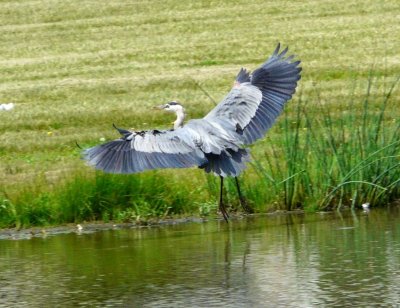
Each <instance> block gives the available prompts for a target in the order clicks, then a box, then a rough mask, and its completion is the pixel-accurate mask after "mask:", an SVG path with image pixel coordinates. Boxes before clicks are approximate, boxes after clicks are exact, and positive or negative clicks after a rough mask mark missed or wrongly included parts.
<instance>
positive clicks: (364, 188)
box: [253, 74, 400, 210]
mask: <svg viewBox="0 0 400 308" xmlns="http://www.w3.org/2000/svg"><path fill="white" fill-rule="evenodd" d="M398 81H399V79H397V80H395V81H393V82H392V83H391V85H390V87H389V89H384V92H383V93H381V94H380V95H372V94H371V93H372V92H371V89H374V90H377V89H376V88H377V87H378V86H379V83H378V82H377V81H376V80H374V78H373V76H372V74H371V75H370V77H369V79H368V84H367V90H366V93H365V97H364V98H363V100H362V101H361V102H356V101H355V98H354V97H350V98H349V101H348V102H347V103H345V104H343V106H340V108H339V106H338V108H335V107H334V106H331V105H329V103H324V102H323V101H322V99H321V97H320V94H319V93H318V91H317V90H316V91H315V96H314V97H313V98H312V99H313V100H315V102H313V101H310V98H309V99H308V102H307V103H306V102H304V101H303V100H302V98H301V96H300V98H299V99H298V100H297V103H296V102H294V103H295V104H294V105H295V109H296V110H295V116H294V117H290V116H289V113H285V119H284V121H282V125H281V127H280V130H281V131H282V133H281V134H280V135H279V136H278V138H279V139H276V138H277V137H276V136H275V137H272V138H271V143H270V144H271V146H270V150H268V151H267V152H266V155H265V159H266V161H267V166H268V167H267V168H265V167H263V166H262V164H261V163H260V162H259V160H260V159H264V157H261V158H260V157H259V158H258V159H257V160H256V161H255V162H254V163H253V166H254V167H255V168H254V170H255V171H256V173H257V174H258V176H259V179H260V181H259V183H258V184H257V188H256V191H257V193H258V194H259V195H263V194H262V193H261V194H260V193H259V192H260V191H261V190H262V189H268V191H269V194H270V195H275V196H281V198H280V200H278V202H276V203H277V206H276V208H280V209H286V210H293V209H295V208H304V209H306V210H320V209H333V208H337V209H340V208H341V207H342V206H351V207H353V208H354V207H356V206H360V205H361V204H362V203H366V202H368V203H370V204H371V205H373V206H378V205H384V204H387V203H389V202H390V201H392V200H394V199H395V198H398V197H399V192H400V180H399V179H400V168H399V167H400V151H399V149H400V122H399V121H398V119H397V118H396V114H398V112H396V111H397V110H396V108H398V106H399V104H398V102H391V101H390V98H391V96H392V94H393V91H394V89H395V87H396V85H397V84H398ZM374 87H375V88H374ZM375 92H376V91H375ZM310 105H312V106H313V107H312V108H311V107H310ZM389 107H390V108H389ZM341 109H342V111H341ZM392 114H393V115H395V116H394V117H393V116H392ZM282 139H283V141H282ZM264 195H265V193H264ZM265 201H266V202H268V201H271V198H268V197H267V198H266V200H265Z"/></svg>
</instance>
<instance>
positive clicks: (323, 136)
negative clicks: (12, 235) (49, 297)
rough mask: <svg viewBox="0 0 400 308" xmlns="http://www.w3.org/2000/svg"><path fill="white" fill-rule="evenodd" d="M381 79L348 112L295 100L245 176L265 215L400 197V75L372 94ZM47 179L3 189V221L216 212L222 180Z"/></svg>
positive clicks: (171, 174)
mask: <svg viewBox="0 0 400 308" xmlns="http://www.w3.org/2000/svg"><path fill="white" fill-rule="evenodd" d="M378 81H379V80H378ZM378 81H376V80H375V77H373V76H372V75H371V76H370V79H369V82H368V84H367V87H366V92H365V97H364V98H363V100H362V102H357V101H354V100H352V96H351V94H350V95H349V101H348V102H346V103H345V104H343V105H342V108H343V110H342V111H338V110H336V111H334V112H333V111H332V110H330V109H329V108H327V105H326V104H325V103H324V102H323V97H321V96H320V94H319V89H318V88H316V89H315V96H314V97H313V98H314V99H315V100H316V101H311V102H310V101H307V102H305V101H303V100H302V96H301V94H300V95H299V97H298V98H297V99H295V100H294V102H292V104H293V108H294V109H295V110H294V112H293V113H289V112H286V113H285V114H284V115H283V117H282V118H281V119H280V121H279V123H278V124H277V128H276V129H275V130H276V132H275V134H271V135H269V137H268V138H267V142H268V144H269V146H268V147H267V148H266V150H264V151H257V150H256V151H254V152H255V153H254V155H253V157H254V161H253V162H252V163H251V165H250V167H249V170H248V171H247V172H246V173H245V175H244V176H243V177H242V178H241V180H242V182H243V184H244V185H243V188H244V190H243V192H244V195H245V196H246V198H247V200H248V201H249V203H250V204H251V205H252V206H253V207H254V208H255V209H256V211H257V212H266V211H271V210H294V209H304V210H306V211H315V210H325V209H340V208H342V207H344V206H346V207H352V208H356V207H360V206H361V204H362V203H365V202H369V203H370V204H371V206H382V205H388V204H389V203H390V202H391V201H393V200H395V199H396V198H399V196H400V168H399V166H400V122H399V121H398V118H397V117H396V116H394V115H395V112H396V109H397V107H398V105H397V104H395V103H394V102H393V101H392V100H391V96H392V94H393V91H394V89H395V88H396V85H397V81H398V80H396V81H393V82H392V84H391V85H390V86H389V87H388V88H385V87H384V88H381V89H380V95H377V94H375V95H372V94H371V90H372V89H374V88H375V87H378V86H379V82H378ZM309 104H312V105H313V108H312V109H311V110H310V108H309ZM188 173H189V174H188ZM193 177H196V179H193ZM227 183H228V184H227V185H226V194H225V199H226V200H227V202H228V203H229V204H230V207H231V210H232V211H235V210H237V209H239V204H238V198H237V195H236V191H235V185H234V183H233V181H232V182H230V181H227ZM47 184H48V183H46V180H45V179H43V178H42V179H40V178H37V179H36V181H35V184H33V185H26V186H25V187H24V189H23V190H22V191H19V192H18V193H15V194H14V195H8V194H7V192H6V191H3V196H2V198H1V199H0V226H3V227H9V226H16V227H22V226H31V225H46V224H61V223H66V222H80V221H93V220H102V221H105V222H108V221H111V220H112V221H118V222H127V221H137V222H146V221H148V220H149V219H154V218H165V217H169V216H175V217H176V216H180V215H195V216H199V215H200V216H209V215H215V213H216V205H217V195H218V187H219V180H218V178H216V177H213V176H211V175H205V174H203V171H202V170H189V171H186V170H164V171H152V172H146V173H143V174H137V175H110V174H104V173H102V172H89V173H87V172H82V171H75V172H74V173H73V174H72V175H71V174H65V175H64V180H63V181H62V183H59V184H58V185H57V186H56V187H54V188H51V189H49V188H48V185H47Z"/></svg>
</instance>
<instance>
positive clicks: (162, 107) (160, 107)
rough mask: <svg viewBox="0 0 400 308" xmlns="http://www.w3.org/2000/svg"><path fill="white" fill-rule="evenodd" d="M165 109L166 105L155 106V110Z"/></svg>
mask: <svg viewBox="0 0 400 308" xmlns="http://www.w3.org/2000/svg"><path fill="white" fill-rule="evenodd" d="M164 108H165V105H160V106H154V107H153V109H155V110H162V109H164Z"/></svg>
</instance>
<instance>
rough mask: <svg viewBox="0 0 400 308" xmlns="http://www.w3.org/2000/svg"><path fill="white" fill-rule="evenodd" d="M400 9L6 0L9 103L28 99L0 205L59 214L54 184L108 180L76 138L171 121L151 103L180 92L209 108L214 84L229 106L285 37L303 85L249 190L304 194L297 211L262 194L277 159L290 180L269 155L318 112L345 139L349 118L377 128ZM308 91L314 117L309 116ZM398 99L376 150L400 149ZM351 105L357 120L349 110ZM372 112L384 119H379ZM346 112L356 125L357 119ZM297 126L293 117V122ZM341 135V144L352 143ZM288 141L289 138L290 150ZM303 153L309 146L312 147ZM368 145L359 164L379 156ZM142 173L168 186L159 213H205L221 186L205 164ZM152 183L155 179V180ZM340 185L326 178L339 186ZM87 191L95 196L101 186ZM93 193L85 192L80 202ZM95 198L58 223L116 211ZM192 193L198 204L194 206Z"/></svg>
mask: <svg viewBox="0 0 400 308" xmlns="http://www.w3.org/2000/svg"><path fill="white" fill-rule="evenodd" d="M399 11H400V3H399V2H398V1H395V0H391V1H372V0H367V1H362V2H360V1H356V0H350V1H342V0H340V1H176V0H171V1H135V2H128V1H57V0H53V1H44V0H38V1H1V2H0V37H1V44H0V103H8V102H14V103H15V105H16V107H15V109H14V110H12V111H10V112H2V111H0V205H1V204H2V207H3V209H5V210H4V211H6V212H7V213H11V212H13V213H14V212H15V211H16V208H18V206H20V207H21V208H24V206H28V207H30V209H31V210H32V211H33V212H35V207H39V206H37V205H32V204H36V203H37V204H43V198H44V199H45V200H47V201H46V202H47V203H48V207H45V210H44V212H47V213H48V211H47V210H48V208H53V209H55V210H54V212H57V211H59V210H60V206H61V205H60V202H59V201H56V199H57V198H53V197H48V196H47V194H48V193H54V192H55V191H56V192H57V194H58V195H59V196H60V194H61V195H62V194H64V193H65V190H66V189H67V188H65V187H69V188H70V187H71V184H65V183H71V181H72V182H74V183H76V181H78V182H79V181H85V180H82V178H88V179H91V180H93V179H94V178H96V177H102V175H98V174H97V175H95V173H94V172H93V171H92V170H91V169H90V168H89V167H86V166H85V164H84V163H83V162H82V161H81V160H80V153H79V149H78V148H77V147H76V145H75V142H78V143H79V144H80V145H81V146H84V147H87V146H90V145H94V144H96V143H98V142H99V139H100V138H106V139H113V138H116V137H117V134H116V132H115V131H114V130H113V129H112V126H111V125H112V123H116V124H117V125H118V126H120V127H125V128H134V129H147V128H155V127H157V128H166V127H169V126H170V122H171V121H173V116H172V115H165V114H162V113H157V112H154V111H153V110H152V109H151V107H152V106H154V105H158V104H160V103H164V102H167V101H169V100H173V99H177V100H179V101H181V102H182V103H183V104H184V105H185V107H186V110H187V112H188V115H189V117H190V118H195V117H201V116H203V115H205V114H206V113H207V112H208V110H210V109H211V108H212V107H213V106H214V102H213V101H212V100H210V99H209V98H208V97H207V95H205V93H204V92H203V91H202V90H201V88H203V89H205V90H206V91H207V92H208V93H209V95H210V96H211V97H212V98H213V99H214V100H216V101H219V100H220V99H222V97H223V96H224V95H225V94H226V93H227V92H228V91H229V89H230V87H231V84H232V81H233V80H234V77H235V76H236V74H237V72H238V70H239V69H240V68H241V67H246V68H249V69H254V68H256V67H257V66H258V65H259V64H261V63H262V62H263V61H264V60H265V59H266V58H267V57H268V56H269V54H270V53H271V52H272V51H273V50H274V48H275V46H276V44H277V43H278V42H281V43H282V44H283V45H288V46H289V47H290V51H291V52H292V53H295V54H296V55H298V58H299V59H301V60H302V67H303V73H302V80H301V82H300V84H299V89H298V93H297V95H296V96H295V99H294V101H293V102H292V103H291V104H289V105H288V108H287V109H286V114H285V115H284V116H282V117H281V118H280V119H279V123H278V124H277V125H276V126H275V127H274V128H272V129H271V131H270V132H269V135H268V138H266V139H265V140H262V141H260V142H258V143H257V144H256V145H254V146H253V148H252V152H253V153H254V157H255V158H256V160H257V166H258V167H254V165H252V166H250V167H249V169H248V171H247V173H246V175H245V178H246V182H247V186H246V187H245V188H246V194H247V195H248V197H249V198H253V199H254V200H257V201H255V206H256V207H257V208H258V209H259V211H265V210H267V209H271V208H289V209H290V208H293V207H298V206H302V202H301V201H291V202H292V203H293V204H292V206H290V207H287V206H286V205H287V203H286V201H284V200H285V197H283V196H280V195H279V194H278V195H276V196H275V197H274V198H272V197H269V198H270V199H268V198H267V197H265V198H264V197H263V196H264V195H270V194H272V193H274V194H277V192H279V191H280V188H279V187H276V189H275V190H273V191H271V192H270V193H268V189H269V188H268V186H269V185H266V186H267V187H266V188H265V190H266V192H265V193H262V194H261V193H260V192H262V191H263V188H262V187H258V188H257V189H253V188H252V187H255V185H261V184H260V180H259V179H260V177H259V173H258V172H257V171H259V170H260V168H266V170H267V171H266V172H268V175H270V176H272V175H274V174H275V175H276V176H279V173H277V171H276V170H275V171H274V170H273V169H274V168H277V169H279V168H281V166H278V165H277V164H276V163H273V164H271V163H268V157H271V155H272V154H271V153H272V152H271V151H273V149H276V152H279V151H284V150H282V149H281V148H280V147H283V146H284V145H285V142H283V140H286V141H290V140H291V139H288V138H286V137H285V136H287V132H288V131H299V132H301V134H302V135H304V136H306V134H305V133H304V131H305V130H307V127H308V126H307V123H306V122H304V123H303V122H302V124H301V125H302V126H301V127H300V126H298V125H297V126H296V125H294V124H293V123H295V122H296V123H300V122H301V121H304V120H305V119H306V118H307V114H308V115H309V116H310V117H312V118H314V119H315V118H316V117H317V116H318V115H321V114H323V113H324V112H323V111H327V112H329V117H330V119H331V121H330V123H332V126H331V127H332V129H333V130H334V131H335V134H336V133H337V134H338V136H340V131H344V128H343V127H345V126H346V125H348V124H349V123H352V124H354V125H355V126H354V127H352V128H351V129H350V130H349V134H350V135H351V134H352V132H357V131H358V130H359V129H360V127H366V124H368V123H372V124H373V123H375V124H376V123H378V122H379V115H380V114H381V113H380V111H381V110H382V108H381V106H382V104H383V102H384V101H385V95H386V94H387V93H388V92H389V91H390V87H391V86H392V85H394V83H395V80H396V78H397V77H398V75H399V72H400V22H399V21H400V20H399V17H398V14H399ZM371 76H372V77H371ZM369 81H370V84H372V86H371V87H370V90H368V89H369V88H368V87H369V86H368V84H369ZM200 87H201V88H200ZM300 97H301V118H297V114H298V110H299V108H300V107H298V106H299V105H298V104H299V100H300ZM365 97H368V104H369V105H368V108H365V101H366V99H365ZM399 98H400V94H399V91H398V87H396V86H395V87H394V89H393V91H392V92H391V97H390V99H389V101H388V103H387V108H386V109H385V113H384V115H383V118H382V122H379V123H378V124H377V125H378V126H377V127H385V130H384V132H383V133H384V134H387V136H386V135H385V136H386V137H385V136H383V135H382V136H381V135H380V133H381V132H382V130H380V131H379V132H377V135H378V136H379V139H380V142H378V143H377V145H376V146H371V147H370V148H371V150H372V149H375V148H376V149H377V147H378V146H380V147H384V146H385V145H387V144H390V142H389V141H388V138H389V137H388V136H389V135H390V136H392V135H393V134H394V132H395V130H396V128H397V127H398V125H399V119H400V108H399V107H400V103H399ZM350 105H351V106H352V107H351V108H350V107H349V106H350ZM349 112H351V113H352V115H354V117H349V116H348V114H349ZM370 115H375V116H376V117H377V120H376V121H375V120H371V121H370V119H372V117H370ZM343 118H346V119H348V122H347V123H344V122H343V121H342V119H343ZM363 118H368V120H369V121H370V122H368V123H367V122H366V121H363ZM285 119H286V120H285ZM296 119H297V120H296ZM324 119H325V120H326V119H327V118H326V117H325V118H324ZM324 119H321V120H318V121H317V122H318V123H319V124H321V125H319V126H318V127H319V128H321V127H327V126H329V125H330V124H329V123H324V121H325V120H324ZM374 119H375V118H374ZM341 121H342V122H341ZM357 121H359V122H357ZM325 122H326V121H325ZM285 123H286V124H285ZM290 123H292V124H293V125H292V126H290V125H287V124H290ZM356 123H358V124H356ZM328 124H329V125H328ZM372 124H371V125H372ZM363 125H364V126H363ZM319 128H318V129H317V128H316V126H315V125H314V130H315V131H318V132H320V133H321V136H320V138H325V137H326V134H325V135H324V134H323V133H322V132H321V129H322V128H321V129H319ZM298 129H300V130H298ZM375 130H376V129H374V131H375ZM360 131H362V130H361V129H360ZM285 134H286V135H285ZM371 134H372V133H371ZM354 135H355V137H356V135H357V134H354ZM324 136H325V137H324ZM285 138H286V139H285ZM310 138H311V137H310ZM363 138H364V139H363ZM377 138H378V137H377ZM381 139H382V140H381ZM335 140H336V142H338V143H340V142H342V141H343V140H344V139H340V138H339V139H338V138H336V139H335ZM367 140H368V138H366V136H365V134H364V136H362V138H361V137H360V139H359V141H360V145H359V147H362V144H361V143H362V142H366V141H367ZM288 145H290V144H289V143H287V142H286V146H287V148H288ZM331 145H332V143H331ZM327 147H328V148H329V143H328V144H327ZM303 150H304V148H299V151H300V152H301V151H303ZM392 150H393V151H394V152H393V153H392V152H391V153H392V156H396V155H398V154H399V153H398V148H394V149H392ZM346 151H353V150H349V149H348V150H346ZM282 153H283V152H282ZM360 153H361V154H360V155H361V156H360V159H363V158H365V157H368V154H366V155H365V156H362V155H364V154H365V153H364V154H363V152H362V151H361V152H360ZM264 154H266V155H264ZM388 155H389V154H388ZM277 157H280V158H279V159H280V160H281V162H282V163H284V161H286V160H287V156H285V155H280V156H279V153H278V155H277ZM341 158H342V159H345V157H344V156H342V157H341ZM341 158H336V159H339V160H340V159H341ZM279 159H278V161H279ZM396 159H397V160H396ZM397 163H398V157H397V158H394V160H393V161H390V163H389V165H388V168H390V166H395V165H396V164H397ZM259 164H260V165H259ZM308 164H310V162H308ZM317 165H318V164H316V163H315V164H313V166H314V167H315V169H318V168H321V166H319V165H318V166H317ZM273 166H275V167H273ZM282 166H283V165H282ZM285 166H286V165H285ZM285 166H283V167H282V168H286V167H287V166H286V167H285ZM353 167H354V166H353ZM268 168H270V169H268ZM290 168H291V167H290ZM290 168H289V169H290ZM393 169H394V170H395V169H396V168H393ZM397 169H398V168H397ZM327 170H329V168H328V169H327ZM349 170H351V168H350V169H349ZM284 171H285V172H286V170H284ZM292 171H293V173H288V174H286V175H285V174H281V175H280V177H281V178H282V180H285V179H287V178H288V177H290V176H292V175H296V174H298V172H299V170H297V169H296V168H295V169H293V170H292ZM314 171H315V170H314ZM314 173H316V172H314ZM343 174H345V173H343ZM343 174H342V179H343V178H344V176H343ZM379 174H380V173H379ZM379 174H378V175H379ZM378 175H377V176H378ZM296 176H297V175H296ZM296 176H294V177H293V180H294V179H295V178H296ZM385 176H386V175H382V178H383V177H385ZM391 176H394V177H395V176H397V175H396V174H392V175H391ZM360 177H361V175H360ZM77 178H79V180H76V179H77ZM153 178H162V179H163V180H165V182H166V183H165V185H167V186H168V185H169V186H168V187H169V188H168V189H167V190H165V189H164V190H162V189H161V190H159V189H158V188H154V187H155V186H154V185H150V184H149V183H152V182H151V181H152V179H153ZM120 179H121V178H117V181H120ZM134 179H135V181H136V180H137V181H136V182H135V183H136V184H134V185H139V186H135V187H139V188H140V189H144V190H145V191H146V187H153V188H151V189H150V188H149V191H148V192H147V193H149V194H152V191H153V190H154V189H155V190H157V191H158V193H159V194H158V199H160V200H162V202H161V203H162V204H163V205H162V207H161V208H162V209H161V210H160V211H159V212H156V213H151V215H155V216H157V215H159V214H160V213H163V214H162V215H167V214H169V213H170V212H174V211H173V210H172V211H171V210H169V209H168V208H173V207H174V206H175V205H176V204H178V203H179V204H182V206H181V208H180V210H176V211H175V212H177V213H195V214H196V213H197V211H198V210H199V211H200V213H203V212H204V211H205V212H207V213H208V208H209V207H211V208H213V205H214V203H215V200H216V198H215V197H214V195H215V193H216V187H215V185H216V183H215V182H214V180H213V179H212V178H209V177H205V176H204V174H203V172H202V171H199V170H196V169H191V170H185V171H184V170H165V171H156V172H147V173H145V174H144V175H143V176H142V175H141V176H139V177H134ZM138 179H139V180H138ZM140 179H143V181H144V182H143V183H142V184H140ZM127 181H128V182H131V181H132V179H128V180H127ZM307 181H308V180H307ZM359 181H366V182H367V181H368V182H371V179H366V178H359ZM261 182H262V181H261ZM277 182H280V181H279V180H277ZM79 183H81V182H79ZM113 183H114V182H113ZM138 183H139V184H138ZM285 183H286V182H285ZM288 183H289V182H288ZM290 183H291V182H290ZM338 183H340V181H339V182H338ZM292 184H293V185H294V186H295V183H291V184H290V185H292ZM65 185H66V186H65ZM80 185H83V184H80ZM132 185H133V184H132ZM326 185H328V186H329V185H332V183H327V184H326ZM72 186H73V185H72ZM78 186H79V185H78ZM111 186H112V185H111ZM96 187H97V186H96ZM143 187H144V188H143ZM334 187H335V186H332V187H327V191H332V189H334ZM395 187H397V186H396V184H395ZM139 188H137V189H139ZM124 189H125V188H124ZM126 189H127V188H126ZM286 189H289V188H288V187H286ZM357 189H361V190H362V188H357ZM228 190H229V187H228ZM289 190H290V189H289ZM60 191H61V192H60ZM88 191H90V192H88V194H89V195H90V196H89V197H91V198H92V199H93V194H94V193H93V190H92V188H90V189H88ZM178 191H181V192H180V193H181V194H182V195H185V197H187V196H188V194H185V193H186V192H190V196H189V197H187V199H185V198H183V199H180V201H179V200H178V201H179V202H178V201H177V200H176V198H177V197H172V196H173V195H175V194H177V192H178ZM349 193H350V194H353V193H354V192H353V191H350V192H349ZM125 194H127V195H130V193H127V192H125ZM143 194H146V193H143ZM143 194H142V195H141V197H140V198H139V199H140V200H142V199H143V198H142V197H143ZM304 194H307V192H304ZM308 194H309V195H310V194H311V195H314V194H315V193H314V192H308ZM178 195H179V194H178ZM232 196H233V193H232ZM89 197H88V198H89ZM136 197H137V196H136ZM136 197H135V194H132V196H131V198H130V199H129V201H126V200H125V201H126V202H128V203H129V204H130V205H132V202H133V203H135V202H136V201H135V200H136V199H135V198H136ZM321 197H322V195H316V196H315V197H313V198H311V199H310V198H309V201H308V205H307V206H309V208H312V209H315V208H320V205H318V204H319V203H318V202H322V201H321V200H319V199H321ZM85 198H86V197H85V196H79V194H78V196H77V199H80V200H81V201H82V200H83V199H85ZM107 198H108V199H110V198H111V197H110V196H108V197H107ZM4 199H6V201H4ZM89 199H90V198H89ZM108 199H107V200H108ZM111 199H112V198H111ZM111 199H110V200H108V203H106V205H104V203H102V204H103V205H104V207H106V206H109V207H112V206H113V201H112V200H111ZM158 199H157V200H158ZM389 199H390V198H389ZM1 200H3V203H1ZM32 200H36V201H35V202H36V203H35V202H33V201H32ZM38 200H39V201H38ZM57 200H59V199H57ZM132 200H133V201H132ZM146 200H147V199H146ZM232 200H233V198H232ZM125 201H124V200H122V201H121V200H120V201H118V204H123V203H124V202H125ZM303 201H304V200H303ZM348 201H349V200H348ZM358 201H360V202H361V201H363V200H361V199H360V200H358ZM46 202H45V203H46ZM87 202H88V203H85V204H86V205H82V207H85V206H86V207H88V208H90V209H91V210H88V213H89V214H88V215H86V216H85V214H82V213H85V211H84V210H82V207H81V208H80V209H81V212H82V213H81V212H79V211H80V210H79V209H78V210H77V211H78V212H79V213H81V214H79V215H78V214H77V213H76V212H74V211H72V212H73V213H75V214H73V213H72V214H71V215H70V216H68V215H66V217H64V218H60V217H58V216H57V215H56V214H54V215H56V216H57V217H58V218H57V219H55V218H54V219H53V220H52V219H49V220H50V221H51V222H52V221H53V222H57V223H59V222H61V221H63V220H67V221H68V220H79V219H81V220H82V219H104V218H110V219H115V218H116V217H117V214H116V213H114V214H113V213H108V212H107V213H106V214H104V213H103V212H101V211H100V212H99V214H93V213H95V212H96V211H97V210H98V208H97V207H96V209H92V208H91V207H93V205H90V206H89V205H87V204H89V203H90V202H92V201H87ZM99 202H100V201H99ZM146 202H147V203H146ZM146 202H145V203H146V204H147V205H146V206H148V207H149V208H150V207H151V203H152V202H155V201H154V200H153V199H151V198H150V199H148V200H147V201H146ZM185 202H186V203H188V202H190V203H191V204H194V205H193V206H192V205H190V206H188V205H186V206H185V205H184V204H185ZM232 202H234V201H232ZM332 202H333V201H332ZM47 203H46V204H47ZM55 203H57V205H55ZM75 203H76V202H75ZM100 203H101V202H100ZM139 203H140V202H139ZM263 203H272V205H271V206H266V205H261V204H263ZM312 203H313V204H314V205H311V204H312ZM317 203H318V204H317ZM10 204H13V208H14V209H13V210H11V209H10ZM90 204H91V203H90ZM135 204H136V203H135ZM140 204H142V203H140ZM148 204H150V206H149V205H148ZM135 206H137V204H136V205H135ZM32 207H33V209H32ZM64 207H67V205H65V206H64ZM167 209H168V210H167ZM20 211H22V210H20ZM123 211H124V212H123V213H124V214H123V215H122V214H121V215H122V216H123V217H122V216H121V217H122V218H121V219H130V218H132V217H137V216H143V215H138V214H137V212H138V210H135V209H134V206H128V205H126V204H124V205H123ZM35 213H36V212H35ZM126 213H128V214H126ZM146 213H147V212H146ZM203 214H204V213H203ZM10 215H11V214H10ZM32 215H33V216H34V217H36V218H37V216H40V215H39V214H32ZM35 215H36V216H35ZM43 215H44V214H43ZM124 215H125V216H124ZM126 215H127V216H126ZM44 216H45V215H44ZM67 216H68V217H67ZM36 218H35V219H36ZM10 219H11V218H10ZM35 219H33V220H30V219H28V220H26V221H25V222H23V223H24V224H30V223H46V219H43V220H40V219H38V221H39V222H36V221H35ZM10 221H12V219H11V220H10ZM6 224H9V225H13V224H14V225H15V224H16V223H15V222H7V223H6Z"/></svg>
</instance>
